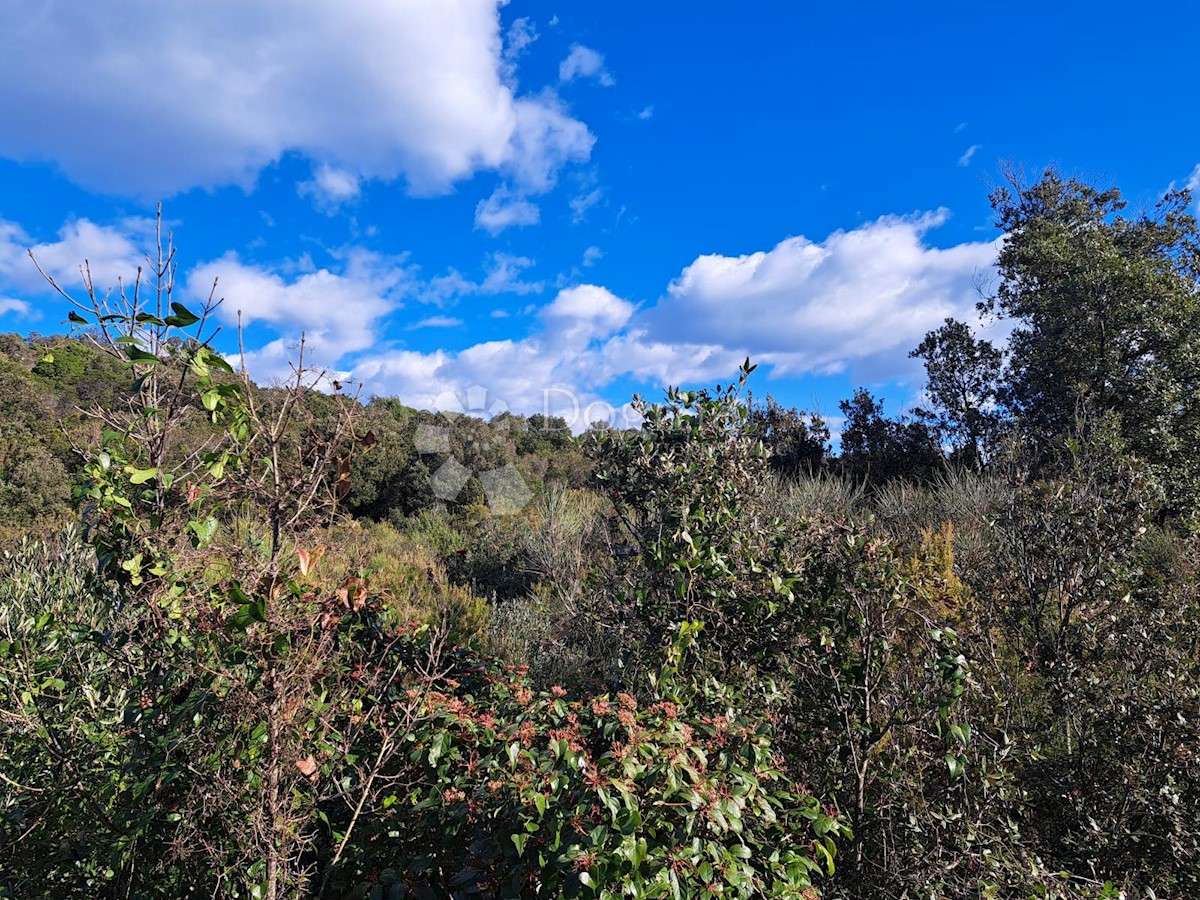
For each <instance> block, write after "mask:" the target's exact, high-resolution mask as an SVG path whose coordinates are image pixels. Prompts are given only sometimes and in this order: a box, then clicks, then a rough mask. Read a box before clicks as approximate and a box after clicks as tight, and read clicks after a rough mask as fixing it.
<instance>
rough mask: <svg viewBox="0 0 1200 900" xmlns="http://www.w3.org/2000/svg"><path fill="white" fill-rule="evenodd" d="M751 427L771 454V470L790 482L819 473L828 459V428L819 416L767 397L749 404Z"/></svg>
mask: <svg viewBox="0 0 1200 900" xmlns="http://www.w3.org/2000/svg"><path fill="white" fill-rule="evenodd" d="M750 427H751V428H752V429H753V430H754V433H755V434H756V435H757V436H758V438H759V440H760V441H762V443H763V446H764V447H766V448H767V451H768V452H769V453H770V465H771V468H772V469H773V470H774V471H776V472H778V473H779V474H780V475H784V476H786V477H790V478H796V477H799V476H801V475H813V474H815V473H816V472H819V471H820V470H821V469H822V468H823V467H824V466H825V463H826V461H827V460H828V457H829V439H830V433H829V426H828V425H826V424H825V420H824V419H823V418H821V416H819V415H818V414H817V413H802V412H798V411H796V410H794V409H788V408H786V407H783V406H780V405H779V403H777V402H776V401H775V398H773V397H771V396H769V395H768V397H767V402H766V403H765V404H757V405H756V404H754V403H751V404H750Z"/></svg>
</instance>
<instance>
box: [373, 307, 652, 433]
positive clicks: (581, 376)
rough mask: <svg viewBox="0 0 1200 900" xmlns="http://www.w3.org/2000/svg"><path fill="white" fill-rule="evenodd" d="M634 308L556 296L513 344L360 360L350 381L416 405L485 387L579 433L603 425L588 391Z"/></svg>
mask: <svg viewBox="0 0 1200 900" xmlns="http://www.w3.org/2000/svg"><path fill="white" fill-rule="evenodd" d="M633 312H634V307H633V305H632V304H630V303H628V302H627V301H625V300H622V299H620V298H619V297H616V296H615V295H614V294H612V293H611V292H610V291H608V290H606V289H605V288H602V287H598V286H596V285H579V286H577V287H573V288H569V289H566V290H563V291H560V292H559V294H558V295H557V296H556V297H555V298H554V300H553V301H551V302H550V303H549V304H548V305H547V306H545V307H544V308H543V309H542V311H541V315H540V319H541V323H542V328H541V330H540V331H538V332H536V333H534V334H531V335H528V336H526V337H524V338H521V339H516V340H502V341H487V342H484V343H479V344H474V345H471V346H469V347H466V348H465V349H463V350H461V351H459V352H457V353H450V352H445V351H437V352H434V353H418V352H415V351H411V350H398V351H394V352H390V353H381V354H376V355H373V356H367V357H365V358H363V359H361V360H360V361H359V362H358V363H357V365H356V366H355V368H354V372H353V377H354V378H355V379H359V380H362V381H364V382H365V383H367V384H368V385H370V387H371V389H372V390H373V391H375V392H376V393H382V394H395V395H397V396H399V397H400V398H401V399H403V400H404V401H405V402H407V403H412V404H415V405H418V406H428V405H430V404H432V403H433V402H434V400H435V398H437V397H438V396H439V395H442V394H444V393H445V392H446V391H457V392H465V391H466V390H467V388H469V387H471V386H473V385H482V386H483V387H485V388H487V389H488V391H489V394H490V395H491V396H492V397H493V398H497V399H499V400H502V401H503V402H504V403H505V404H506V405H507V406H508V408H510V409H512V410H514V411H515V412H521V413H527V414H529V413H535V412H549V413H550V414H552V415H563V416H565V417H566V418H567V419H568V422H570V423H571V424H572V426H573V427H575V428H577V429H582V428H584V427H586V426H587V424H588V423H589V422H591V421H593V420H595V419H597V418H604V417H605V416H606V415H607V414H608V412H611V411H612V409H611V407H608V406H607V404H604V402H603V401H602V400H601V398H600V397H599V395H598V394H597V393H596V390H597V388H598V387H599V385H592V384H589V381H588V379H589V378H590V376H591V374H592V373H594V372H595V371H596V370H598V369H599V368H600V367H601V365H602V360H601V354H602V344H603V342H604V341H605V340H606V339H608V338H610V337H611V336H612V335H613V334H614V333H615V332H617V331H619V329H620V328H622V327H623V326H624V325H625V324H626V323H627V322H628V321H629V319H630V317H631V316H632V315H633Z"/></svg>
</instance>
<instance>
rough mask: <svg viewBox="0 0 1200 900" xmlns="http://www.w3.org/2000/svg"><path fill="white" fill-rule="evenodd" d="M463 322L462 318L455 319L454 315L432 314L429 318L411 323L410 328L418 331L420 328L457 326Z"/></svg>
mask: <svg viewBox="0 0 1200 900" xmlns="http://www.w3.org/2000/svg"><path fill="white" fill-rule="evenodd" d="M462 323H463V321H462V319H455V318H453V317H452V316H430V317H429V318H427V319H421V320H420V321H419V322H414V323H413V324H411V325H409V326H408V330H409V331H416V330H417V329H418V328H457V327H458V326H459V325H461V324H462Z"/></svg>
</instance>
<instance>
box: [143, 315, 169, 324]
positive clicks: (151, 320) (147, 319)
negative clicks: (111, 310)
mask: <svg viewBox="0 0 1200 900" xmlns="http://www.w3.org/2000/svg"><path fill="white" fill-rule="evenodd" d="M135 319H136V321H137V323H138V324H139V325H166V324H167V323H166V322H164V321H163V320H162V319H160V318H159V317H158V316H152V315H151V314H150V313H138V314H137V316H136V317H135Z"/></svg>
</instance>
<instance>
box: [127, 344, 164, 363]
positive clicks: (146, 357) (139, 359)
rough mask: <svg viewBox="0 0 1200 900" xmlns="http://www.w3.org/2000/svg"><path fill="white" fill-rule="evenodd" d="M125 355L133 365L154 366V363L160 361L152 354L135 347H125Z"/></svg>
mask: <svg viewBox="0 0 1200 900" xmlns="http://www.w3.org/2000/svg"><path fill="white" fill-rule="evenodd" d="M125 355H126V356H128V357H129V359H130V360H131V361H132V362H135V363H150V364H154V363H157V362H159V361H160V360H159V358H158V357H157V356H155V355H154V354H153V353H147V352H146V351H145V350H141V349H139V348H137V347H126V348H125Z"/></svg>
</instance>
